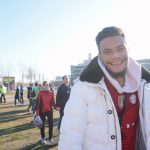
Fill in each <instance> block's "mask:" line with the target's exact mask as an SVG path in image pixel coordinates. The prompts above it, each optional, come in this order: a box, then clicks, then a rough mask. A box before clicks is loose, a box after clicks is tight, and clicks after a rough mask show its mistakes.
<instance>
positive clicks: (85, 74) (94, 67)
mask: <svg viewBox="0 0 150 150" xmlns="http://www.w3.org/2000/svg"><path fill="white" fill-rule="evenodd" d="M97 59H98V56H96V57H94V58H93V59H92V60H91V62H90V63H89V65H88V66H87V67H86V68H85V69H84V70H83V71H82V73H81V75H80V80H81V81H87V82H90V83H98V82H99V81H100V80H101V79H102V78H103V77H104V73H103V71H102V69H101V68H100V66H99V64H98V61H97ZM142 79H145V80H146V81H147V82H150V71H149V70H148V69H146V68H145V67H144V66H142Z"/></svg>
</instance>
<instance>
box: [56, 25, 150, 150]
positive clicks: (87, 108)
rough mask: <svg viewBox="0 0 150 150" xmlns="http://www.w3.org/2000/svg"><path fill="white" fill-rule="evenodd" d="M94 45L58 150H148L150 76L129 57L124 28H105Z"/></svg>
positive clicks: (72, 98) (67, 112)
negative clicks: (90, 59) (94, 51)
mask: <svg viewBox="0 0 150 150" xmlns="http://www.w3.org/2000/svg"><path fill="white" fill-rule="evenodd" d="M96 44H97V47H98V56H96V57H95V58H94V59H93V60H92V61H91V62H90V64H89V65H88V66H87V68H85V69H84V70H83V72H82V73H81V75H80V78H79V80H78V81H77V82H76V83H75V84H74V86H73V87H72V90H71V94H70V98H69V100H68V102H67V104H66V106H65V110H64V116H63V119H62V123H61V128H60V136H59V144H58V150H150V109H149V106H150V72H149V71H148V70H147V69H145V68H144V67H142V66H141V65H140V64H139V63H138V62H136V61H135V60H134V59H133V58H131V57H130V56H129V54H128V47H127V43H126V40H125V35H124V33H123V31H122V29H120V28H118V27H114V26H112V27H106V28H104V29H103V30H102V31H100V32H99V33H98V35H97V36H96Z"/></svg>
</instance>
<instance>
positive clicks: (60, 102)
mask: <svg viewBox="0 0 150 150" xmlns="http://www.w3.org/2000/svg"><path fill="white" fill-rule="evenodd" d="M70 91H71V86H70V83H69V78H68V76H67V75H64V76H63V83H62V84H61V86H60V87H59V88H58V90H57V95H56V107H58V108H59V109H60V111H59V113H60V119H59V123H58V130H59V129H60V126H61V120H62V117H63V115H64V108H65V105H66V103H67V101H68V99H69V96H70Z"/></svg>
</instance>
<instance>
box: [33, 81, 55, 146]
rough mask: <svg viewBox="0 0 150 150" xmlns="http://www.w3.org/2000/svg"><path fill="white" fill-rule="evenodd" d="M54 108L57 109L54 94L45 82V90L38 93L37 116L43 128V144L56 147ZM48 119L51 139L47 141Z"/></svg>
mask: <svg viewBox="0 0 150 150" xmlns="http://www.w3.org/2000/svg"><path fill="white" fill-rule="evenodd" d="M53 108H54V109H56V104H55V101H54V92H53V91H52V90H49V85H48V83H47V81H44V82H43V88H42V89H41V91H39V93H38V103H37V109H36V116H37V115H38V116H40V118H41V120H42V122H43V126H42V128H41V129H40V132H41V140H40V141H41V144H46V143H47V144H48V145H54V144H55V143H54V140H53V137H52V136H53ZM46 117H47V118H48V128H49V138H48V140H47V141H46V139H45V119H46Z"/></svg>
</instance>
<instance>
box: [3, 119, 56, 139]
mask: <svg viewBox="0 0 150 150" xmlns="http://www.w3.org/2000/svg"><path fill="white" fill-rule="evenodd" d="M57 124H58V118H54V120H53V127H54V126H56V125H57ZM45 126H48V124H47V121H46V122H45ZM32 128H35V127H34V126H33V124H32V123H27V124H22V125H18V126H15V127H11V128H7V129H2V130H0V136H3V135H8V134H11V133H14V132H15V133H16V132H20V131H24V130H28V129H32Z"/></svg>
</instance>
